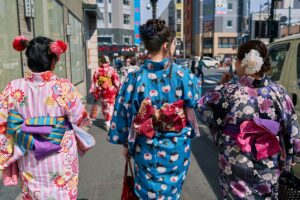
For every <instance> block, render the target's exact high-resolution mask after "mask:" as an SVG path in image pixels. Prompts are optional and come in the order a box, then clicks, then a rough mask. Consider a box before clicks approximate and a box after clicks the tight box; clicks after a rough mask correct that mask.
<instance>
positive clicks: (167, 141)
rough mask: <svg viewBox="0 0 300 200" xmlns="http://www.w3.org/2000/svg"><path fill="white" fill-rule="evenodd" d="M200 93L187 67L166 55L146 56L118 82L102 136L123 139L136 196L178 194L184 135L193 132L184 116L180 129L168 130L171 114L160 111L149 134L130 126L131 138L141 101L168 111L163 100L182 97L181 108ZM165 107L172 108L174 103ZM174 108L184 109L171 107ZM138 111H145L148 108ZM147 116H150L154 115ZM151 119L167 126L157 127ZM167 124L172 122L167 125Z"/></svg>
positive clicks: (185, 162)
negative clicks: (119, 86)
mask: <svg viewBox="0 0 300 200" xmlns="http://www.w3.org/2000/svg"><path fill="white" fill-rule="evenodd" d="M171 65H172V66H171ZM200 93H201V84H200V82H199V81H198V79H197V78H196V77H195V76H194V75H193V74H190V71H189V69H188V68H183V67H181V66H178V65H176V64H174V63H173V64H171V61H170V60H169V59H165V60H163V61H161V62H153V61H150V60H147V61H146V62H145V63H144V65H143V66H142V67H141V68H140V69H139V70H137V71H135V72H132V73H130V74H129V75H128V77H127V80H126V81H125V82H124V85H123V86H122V89H121V91H120V94H119V96H118V98H117V102H116V105H115V111H114V116H113V119H112V123H111V129H110V131H109V134H108V140H109V142H111V143H114V144H127V143H129V152H130V154H131V155H132V156H133V158H134V161H135V165H134V166H135V167H134V172H135V178H134V181H135V193H136V194H137V196H138V197H139V198H140V199H145V200H146V199H166V200H167V199H168V200H174V199H179V198H180V194H181V188H182V184H183V182H184V179H185V177H186V174H187V170H188V167H189V164H190V150H191V149H190V145H191V142H190V139H191V138H192V137H194V136H196V135H197V131H194V130H195V129H194V128H192V125H191V123H189V121H188V120H187V122H186V125H184V126H183V127H182V128H181V129H180V131H172V129H173V125H174V127H176V124H173V123H174V121H176V120H177V119H172V118H168V117H165V118H163V120H160V119H159V120H157V121H156V122H155V123H154V121H153V123H151V124H148V125H149V126H153V128H154V129H155V134H154V135H153V137H152V138H151V137H150V138H149V137H147V136H145V135H142V134H140V133H139V132H136V133H137V134H136V135H135V137H134V139H133V140H132V139H130V135H131V132H132V129H133V126H134V125H133V124H134V123H133V121H134V119H136V118H135V117H136V116H139V114H141V113H142V111H141V110H143V109H141V106H142V105H144V106H145V105H146V104H144V103H143V102H146V101H145V100H147V102H148V103H149V102H150V103H149V104H151V105H148V104H147V106H150V107H151V109H152V110H158V109H161V110H165V111H168V109H163V108H164V107H166V106H164V105H166V104H172V103H174V104H176V102H179V103H180V102H182V104H183V107H184V108H189V109H194V108H195V107H196V105H197V102H198V100H199V98H200V95H201V94H200ZM150 107H147V108H150ZM168 108H170V109H173V108H174V106H173V107H172V106H170V107H168ZM174 110H176V113H177V114H178V113H181V114H183V115H184V112H180V111H179V110H178V108H177V107H176V108H174ZM144 111H145V112H149V111H150V109H145V110H144ZM144 114H145V113H144ZM150 118H151V119H150V122H152V120H153V119H154V118H153V117H150ZM147 122H149V121H147ZM156 124H161V126H162V127H165V128H168V130H169V131H159V130H160V129H159V128H158V127H157V126H158V125H156ZM170 124H171V125H172V126H168V125H170ZM140 128H141V129H143V128H145V126H144V127H140ZM195 128H196V127H195ZM197 128H198V127H197ZM148 132H149V131H148ZM150 132H151V131H150Z"/></svg>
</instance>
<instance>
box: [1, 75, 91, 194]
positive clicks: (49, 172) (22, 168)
mask: <svg viewBox="0 0 300 200" xmlns="http://www.w3.org/2000/svg"><path fill="white" fill-rule="evenodd" d="M10 109H14V110H16V111H17V112H18V113H20V114H21V115H22V117H23V119H28V118H33V117H44V116H51V117H61V116H67V118H68V120H69V121H70V122H71V123H73V124H77V125H79V126H84V125H88V124H90V119H89V118H88V117H87V113H86V110H85V107H84V105H83V103H82V97H81V95H80V94H79V93H78V92H77V91H76V89H75V87H74V86H73V85H72V84H71V83H70V82H69V81H68V80H66V79H61V78H58V77H57V76H55V75H54V74H53V72H51V71H47V72H42V73H32V72H29V73H27V74H26V77H25V78H22V79H18V80H14V81H12V82H10V83H9V84H8V85H7V86H6V88H5V89H4V91H3V92H1V93H0V169H4V168H6V167H8V166H9V165H10V164H11V163H13V162H14V161H17V164H18V168H19V174H20V177H21V181H22V198H23V199H47V200H50V199H51V200H52V199H62V200H67V199H76V197H77V185H78V172H79V166H78V154H77V143H76V139H75V135H74V131H73V130H68V131H66V132H65V135H64V137H63V139H62V141H61V144H60V146H61V149H60V150H59V152H57V153H53V154H51V155H49V156H46V157H45V158H43V159H41V160H37V159H36V158H35V156H34V153H33V151H30V150H27V151H26V153H25V155H24V156H21V155H20V154H18V151H16V149H15V146H14V140H13V136H11V135H8V134H7V133H6V122H7V117H8V111H9V110H10Z"/></svg>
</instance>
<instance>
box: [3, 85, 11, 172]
mask: <svg viewBox="0 0 300 200" xmlns="http://www.w3.org/2000/svg"><path fill="white" fill-rule="evenodd" d="M10 88H11V87H10V84H8V86H7V87H6V88H5V89H4V90H3V91H2V92H1V93H0V170H2V169H4V168H5V167H7V166H8V165H9V164H8V162H9V161H10V160H11V159H12V157H13V154H14V140H13V137H12V136H10V135H8V134H7V133H6V130H7V126H6V125H7V118H8V111H9V109H10V106H11V105H10V103H9V96H10V93H11V89H10Z"/></svg>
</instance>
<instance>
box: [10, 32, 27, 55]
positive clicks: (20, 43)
mask: <svg viewBox="0 0 300 200" xmlns="http://www.w3.org/2000/svg"><path fill="white" fill-rule="evenodd" d="M28 42H29V39H28V38H26V37H25V36H22V35H20V36H17V37H15V38H14V40H13V44H12V45H13V48H14V49H15V50H16V51H23V50H25V49H26V48H27V46H28Z"/></svg>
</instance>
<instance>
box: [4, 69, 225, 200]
mask: <svg viewBox="0 0 300 200" xmlns="http://www.w3.org/2000/svg"><path fill="white" fill-rule="evenodd" d="M224 71H226V70H225V69H204V74H205V83H204V84H203V93H205V91H207V90H209V89H211V88H212V87H213V86H214V85H215V84H216V83H217V82H218V81H219V80H220V77H221V75H222V73H223V72H224ZM90 106H91V105H88V109H90ZM200 130H201V133H202V134H201V137H200V138H196V139H194V140H193V142H192V154H191V166H190V169H189V172H188V175H187V179H186V181H185V184H184V187H183V193H182V198H181V199H182V200H194V199H199V198H200V197H201V199H203V200H215V199H220V195H219V186H218V167H217V151H216V148H215V146H214V144H213V142H212V140H211V137H210V135H209V132H208V129H207V127H206V126H205V125H202V124H201V125H200ZM88 132H89V133H91V134H92V135H93V136H94V137H95V139H96V141H97V144H96V146H95V147H94V148H93V149H92V150H91V151H90V152H88V153H87V155H85V156H84V157H82V158H81V159H80V175H79V191H78V192H79V193H78V199H81V200H85V199H88V200H102V199H103V200H118V199H120V196H121V191H122V182H123V172H124V164H125V162H124V158H123V157H122V147H121V146H118V145H112V144H110V143H108V142H107V141H106V137H107V132H106V131H105V129H104V126H103V120H102V118H100V119H97V120H95V121H94V122H93V126H92V127H91V128H90V129H89V130H88ZM0 193H1V196H0V200H14V199H16V198H17V196H18V195H19V194H20V189H19V187H11V188H4V187H3V185H2V181H1V185H0Z"/></svg>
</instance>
